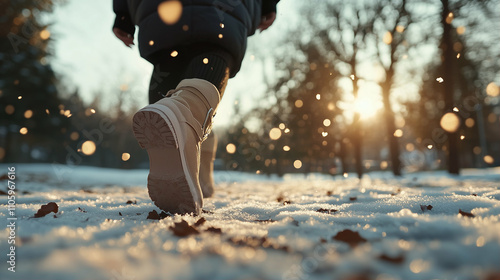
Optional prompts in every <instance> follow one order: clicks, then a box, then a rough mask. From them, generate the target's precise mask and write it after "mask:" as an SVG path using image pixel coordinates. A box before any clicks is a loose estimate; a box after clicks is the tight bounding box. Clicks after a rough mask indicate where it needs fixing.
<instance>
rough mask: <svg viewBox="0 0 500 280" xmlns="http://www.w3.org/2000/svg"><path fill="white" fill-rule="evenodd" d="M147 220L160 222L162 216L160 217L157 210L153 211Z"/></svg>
mask: <svg viewBox="0 0 500 280" xmlns="http://www.w3.org/2000/svg"><path fill="white" fill-rule="evenodd" d="M146 219H150V220H159V219H160V215H158V212H156V210H153V211H151V212H149V213H148V217H147V218H146Z"/></svg>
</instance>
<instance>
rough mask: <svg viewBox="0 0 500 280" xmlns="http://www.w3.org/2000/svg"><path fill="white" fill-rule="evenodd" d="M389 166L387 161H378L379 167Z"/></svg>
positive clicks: (385, 167)
mask: <svg viewBox="0 0 500 280" xmlns="http://www.w3.org/2000/svg"><path fill="white" fill-rule="evenodd" d="M387 167H389V163H388V162H387V161H385V160H384V161H381V162H380V169H387Z"/></svg>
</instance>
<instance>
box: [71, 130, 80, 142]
mask: <svg viewBox="0 0 500 280" xmlns="http://www.w3.org/2000/svg"><path fill="white" fill-rule="evenodd" d="M78 138H80V134H79V133H78V132H76V131H73V132H71V134H70V135H69V139H71V140H73V141H76V140H78Z"/></svg>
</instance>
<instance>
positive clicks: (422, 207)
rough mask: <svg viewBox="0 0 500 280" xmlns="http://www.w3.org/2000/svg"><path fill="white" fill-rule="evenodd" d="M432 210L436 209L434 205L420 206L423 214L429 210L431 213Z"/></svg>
mask: <svg viewBox="0 0 500 280" xmlns="http://www.w3.org/2000/svg"><path fill="white" fill-rule="evenodd" d="M432 208H434V207H432V205H420V210H422V212H425V211H427V210H429V211H430V210H432Z"/></svg>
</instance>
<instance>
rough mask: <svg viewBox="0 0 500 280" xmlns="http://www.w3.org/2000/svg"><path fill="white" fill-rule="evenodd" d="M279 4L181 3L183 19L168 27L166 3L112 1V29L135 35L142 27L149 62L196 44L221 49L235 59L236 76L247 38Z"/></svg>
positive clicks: (235, 0) (243, 0) (272, 0)
mask: <svg viewBox="0 0 500 280" xmlns="http://www.w3.org/2000/svg"><path fill="white" fill-rule="evenodd" d="M278 1H279V0H181V2H182V5H183V10H182V15H181V18H180V19H179V21H178V22H176V23H175V24H172V25H167V24H165V23H164V22H163V21H162V20H161V19H160V17H159V15H158V11H157V10H158V5H159V4H160V3H162V2H164V0H113V11H114V12H115V14H116V19H115V23H114V26H113V27H118V28H120V29H121V30H123V31H126V32H127V33H129V34H131V35H134V32H135V25H137V26H139V37H138V42H139V51H140V54H141V56H142V57H143V58H145V59H147V60H149V61H151V57H152V55H153V54H154V53H156V52H158V51H161V50H166V51H171V50H175V48H176V47H181V46H189V45H195V44H210V45H217V46H220V47H222V48H224V49H226V50H227V51H228V52H229V53H231V55H232V56H233V58H234V63H233V67H232V69H231V76H234V75H236V73H237V72H238V71H239V69H240V67H241V61H242V60H243V56H244V55H245V51H246V45H247V37H248V36H251V35H253V34H254V33H255V31H256V29H257V27H258V25H259V24H260V21H261V16H262V15H266V14H269V13H271V12H275V11H276V4H277V2H278ZM221 34H222V35H221Z"/></svg>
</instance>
